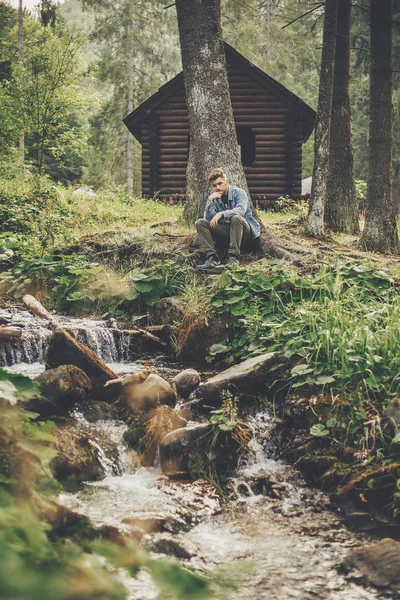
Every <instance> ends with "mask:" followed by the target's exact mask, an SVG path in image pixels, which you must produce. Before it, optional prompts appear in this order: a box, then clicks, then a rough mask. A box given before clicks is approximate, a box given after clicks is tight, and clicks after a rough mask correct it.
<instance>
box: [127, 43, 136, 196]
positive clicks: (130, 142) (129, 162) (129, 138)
mask: <svg viewBox="0 0 400 600" xmlns="http://www.w3.org/2000/svg"><path fill="white" fill-rule="evenodd" d="M127 67H128V89H127V102H126V108H127V114H128V115H129V114H130V113H131V112H132V111H133V87H134V82H133V58H132V50H131V53H130V55H129V58H128V61H127ZM126 191H127V194H128V196H130V197H132V196H133V136H132V134H131V132H130V131H129V129H128V130H127V132H126Z"/></svg>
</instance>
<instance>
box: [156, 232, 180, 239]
mask: <svg viewBox="0 0 400 600" xmlns="http://www.w3.org/2000/svg"><path fill="white" fill-rule="evenodd" d="M153 236H157V237H169V238H184V237H186V236H187V233H181V234H179V235H178V234H174V233H158V231H157V232H156V233H153Z"/></svg>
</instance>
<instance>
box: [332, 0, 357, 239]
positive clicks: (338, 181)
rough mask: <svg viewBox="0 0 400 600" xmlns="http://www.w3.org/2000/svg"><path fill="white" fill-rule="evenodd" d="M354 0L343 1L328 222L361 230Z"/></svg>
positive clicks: (335, 227) (338, 227)
mask: <svg viewBox="0 0 400 600" xmlns="http://www.w3.org/2000/svg"><path fill="white" fill-rule="evenodd" d="M350 20H351V0H339V6H338V19H337V35H336V50H335V71H334V79H333V93H332V116H331V137H330V154H329V169H328V182H327V190H326V204H325V222H326V224H327V225H328V227H330V229H332V230H333V231H341V232H342V233H350V234H354V235H357V234H358V233H359V231H360V229H359V223H358V208H357V199H356V186H355V181H354V156H353V145H352V142H353V140H352V134H351V106H350V48H351V39H350Z"/></svg>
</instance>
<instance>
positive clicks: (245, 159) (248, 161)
mask: <svg viewBox="0 0 400 600" xmlns="http://www.w3.org/2000/svg"><path fill="white" fill-rule="evenodd" d="M236 135H237V140H238V144H239V153H240V158H241V159H242V165H243V166H244V167H251V166H252V164H253V163H254V161H255V159H256V136H255V134H254V131H252V129H251V127H236Z"/></svg>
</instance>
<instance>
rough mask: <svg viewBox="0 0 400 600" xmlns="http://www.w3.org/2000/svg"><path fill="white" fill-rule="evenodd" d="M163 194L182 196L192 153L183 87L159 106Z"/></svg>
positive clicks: (165, 196) (160, 180) (161, 184)
mask: <svg viewBox="0 0 400 600" xmlns="http://www.w3.org/2000/svg"><path fill="white" fill-rule="evenodd" d="M157 114H158V127H157V132H158V139H159V157H158V160H159V162H158V166H159V177H158V184H159V189H160V196H162V197H163V198H167V197H169V196H172V197H183V196H184V195H185V186H186V166H187V162H188V157H189V117H188V111H187V107H186V96H185V91H184V89H183V87H182V88H181V89H180V90H178V91H177V92H176V93H175V94H173V95H172V96H170V97H169V98H167V99H166V100H164V102H163V103H162V104H161V105H160V106H159V107H158V108H157Z"/></svg>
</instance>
